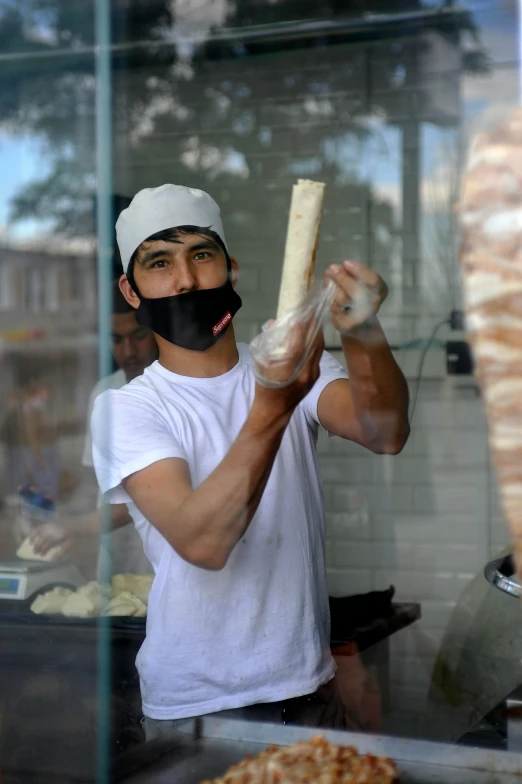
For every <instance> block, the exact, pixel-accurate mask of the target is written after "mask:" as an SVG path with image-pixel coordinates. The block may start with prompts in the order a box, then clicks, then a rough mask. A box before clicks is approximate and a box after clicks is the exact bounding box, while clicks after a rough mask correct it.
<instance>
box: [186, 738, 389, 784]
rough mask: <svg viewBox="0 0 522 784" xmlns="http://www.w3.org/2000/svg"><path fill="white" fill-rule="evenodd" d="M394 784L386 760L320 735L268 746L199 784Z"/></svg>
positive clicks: (387, 760)
mask: <svg viewBox="0 0 522 784" xmlns="http://www.w3.org/2000/svg"><path fill="white" fill-rule="evenodd" d="M305 782H307V784H310V783H311V782H315V783H316V784H393V782H397V769H396V767H395V765H394V763H393V762H392V760H390V759H388V758H387V757H374V756H372V755H371V754H364V755H362V756H361V755H359V754H358V753H357V751H356V750H355V749H354V748H352V747H347V746H337V745H335V744H334V743H328V741H327V740H325V739H324V738H322V737H321V736H319V735H318V736H316V737H314V738H312V739H311V740H309V741H299V743H296V744H294V745H293V746H269V747H268V748H267V749H265V750H264V751H262V752H261V754H258V756H257V757H255V758H252V757H250V756H249V757H247V758H246V759H245V760H243V761H242V762H239V763H238V764H237V765H233V766H232V767H231V768H229V770H228V771H227V772H226V773H225V775H224V776H222V777H221V778H219V779H214V780H213V781H204V782H202V784H304V783H305Z"/></svg>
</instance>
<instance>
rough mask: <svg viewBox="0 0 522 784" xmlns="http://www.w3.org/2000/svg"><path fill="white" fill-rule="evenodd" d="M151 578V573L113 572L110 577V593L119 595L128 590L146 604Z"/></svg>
mask: <svg viewBox="0 0 522 784" xmlns="http://www.w3.org/2000/svg"><path fill="white" fill-rule="evenodd" d="M153 580H154V575H153V574H115V575H114V577H113V578H112V594H113V596H120V594H122V593H124V592H128V593H131V594H134V596H137V597H138V598H139V599H141V601H142V602H144V603H145V604H148V602H149V593H150V589H151V587H152V582H153Z"/></svg>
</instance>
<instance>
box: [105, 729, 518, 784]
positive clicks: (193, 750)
mask: <svg viewBox="0 0 522 784" xmlns="http://www.w3.org/2000/svg"><path fill="white" fill-rule="evenodd" d="M317 734H318V730H315V729H309V728H301V727H286V726H281V725H275V724H262V723H259V722H247V721H236V720H232V719H229V720H227V719H217V718H214V719H213V718H210V717H209V718H205V719H199V720H196V721H187V723H186V724H184V725H183V727H182V730H181V731H180V739H179V741H177V742H175V743H171V744H170V746H165V745H163V746H162V744H160V743H159V742H155V743H151V744H144V745H143V746H142V747H141V749H140V750H138V749H135V750H134V751H133V759H132V760H131V759H130V758H129V760H128V763H129V767H128V768H127V771H128V770H129V769H130V768H133V769H134V771H135V772H133V773H129V772H127V771H126V770H125V769H124V768H125V767H126V766H123V767H121V768H120V770H119V771H118V770H115V771H114V774H115V779H117V780H118V781H121V782H125V784H174V782H175V784H199V782H201V781H203V780H205V779H212V778H216V777H218V776H220V775H223V773H224V772H225V771H226V769H227V768H228V767H229V766H230V765H232V764H233V763H235V762H238V761H239V760H241V759H243V758H244V757H245V756H246V754H254V755H255V754H258V753H259V752H260V751H261V750H262V748H263V747H265V746H267V745H269V744H277V745H290V744H292V743H295V742H296V741H298V740H303V739H307V738H311V737H312V736H314V735H317ZM321 734H322V735H323V736H324V737H325V738H327V739H328V740H330V741H332V742H334V743H339V744H343V745H345V746H355V747H356V748H357V750H358V751H359V752H360V753H369V754H376V755H385V756H389V757H392V759H394V760H395V763H396V765H397V768H398V771H399V777H400V782H401V784H453V782H455V783H457V782H458V784H522V755H520V754H513V753H508V752H501V751H488V750H485V749H474V748H470V747H467V746H452V745H446V744H442V743H430V742H427V741H417V740H406V739H403V738H391V737H382V736H376V735H362V734H356V733H350V732H338V731H333V730H324V731H322V732H321ZM140 754H141V758H140V756H139V755H140ZM138 768H140V769H139V770H138Z"/></svg>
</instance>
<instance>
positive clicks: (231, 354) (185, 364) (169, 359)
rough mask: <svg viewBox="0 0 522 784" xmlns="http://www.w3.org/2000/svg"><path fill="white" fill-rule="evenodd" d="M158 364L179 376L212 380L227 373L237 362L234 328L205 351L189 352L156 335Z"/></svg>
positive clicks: (230, 328) (231, 327) (230, 327)
mask: <svg viewBox="0 0 522 784" xmlns="http://www.w3.org/2000/svg"><path fill="white" fill-rule="evenodd" d="M156 340H157V343H158V346H159V362H160V365H163V367H164V368H166V369H167V370H170V371H171V372H172V373H177V374H178V375H179V376H192V378H214V377H215V376H222V375H223V373H228V371H229V370H232V368H233V367H235V365H237V362H238V358H239V355H238V351H237V345H236V338H235V335H234V327H233V326H232V325H230V326H229V328H228V329H227V331H226V332H225V334H224V335H223V337H222V338H221V339H220V340H218V342H217V343H214V345H213V346H211V347H210V348H209V349H207V350H206V351H189V350H188V349H186V348H180V347H179V346H175V345H174V344H173V343H170V342H169V341H168V340H165V339H164V338H161V337H159V336H158V335H156Z"/></svg>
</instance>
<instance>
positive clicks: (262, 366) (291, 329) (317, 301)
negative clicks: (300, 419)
mask: <svg viewBox="0 0 522 784" xmlns="http://www.w3.org/2000/svg"><path fill="white" fill-rule="evenodd" d="M334 295H335V283H334V282H333V281H330V282H329V283H328V284H326V285H325V284H324V283H322V282H316V283H314V284H313V285H312V287H311V289H310V291H309V292H308V294H307V295H306V297H305V298H304V300H303V301H302V302H301V303H300V305H299V306H298V307H296V308H293V309H292V310H290V311H288V313H285V315H284V316H282V317H281V318H279V319H277V320H275V321H267V322H266V324H263V327H262V331H261V334H259V335H257V337H255V338H254V340H253V341H252V342H251V344H250V352H251V355H252V360H253V367H254V374H255V377H256V381H257V382H258V383H259V384H261V385H262V386H264V387H270V388H281V387H287V386H290V384H292V383H293V382H294V381H295V380H296V378H297V377H298V375H299V373H300V372H301V371H302V369H303V368H304V366H305V365H306V363H307V361H308V359H309V357H310V354H311V352H312V350H313V348H314V344H315V340H316V338H317V336H318V334H319V332H320V331H321V330H322V328H323V324H324V322H325V319H326V317H327V316H328V313H329V310H330V305H331V304H332V302H333V299H334Z"/></svg>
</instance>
